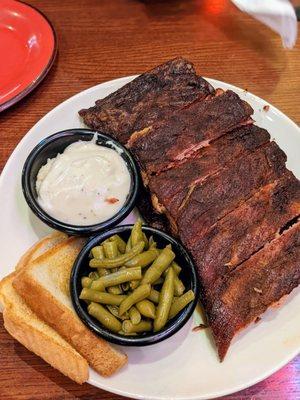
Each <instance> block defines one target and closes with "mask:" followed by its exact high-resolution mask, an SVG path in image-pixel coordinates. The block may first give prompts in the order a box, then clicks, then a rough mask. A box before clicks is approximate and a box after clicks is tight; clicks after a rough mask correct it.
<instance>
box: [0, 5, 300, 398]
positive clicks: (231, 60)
mask: <svg viewBox="0 0 300 400" xmlns="http://www.w3.org/2000/svg"><path fill="white" fill-rule="evenodd" d="M28 2H29V3H30V4H32V5H34V6H36V7H37V8H39V9H40V10H41V11H43V12H44V13H45V14H46V15H47V16H48V17H49V19H50V20H51V21H52V23H53V25H54V27H55V29H56V31H57V35H58V45H59V54H58V57H57V60H56V62H55V64H54V67H53V68H52V70H51V71H50V73H49V75H48V76H47V77H46V79H45V80H44V81H43V83H42V84H41V85H40V86H39V87H38V88H37V89H36V90H35V91H34V92H33V93H32V94H30V95H29V96H28V97H27V98H25V99H23V100H22V101H21V102H20V103H18V104H17V105H15V106H14V107H12V108H11V109H9V110H6V111H5V112H3V113H2V114H0V131H1V137H2V140H1V144H0V170H1V169H2V168H3V166H4V164H5V162H6V161H7V159H8V157H9V155H10V154H11V152H12V151H13V149H14V147H15V146H16V144H17V143H18V142H19V140H20V139H21V138H22V137H23V136H24V134H26V132H27V131H28V130H29V129H30V128H31V127H32V126H33V125H34V124H35V123H36V122H37V121H38V120H39V119H40V118H41V117H42V116H43V115H45V114H46V113H47V112H48V111H50V110H51V109H52V108H53V107H55V106H56V105H58V104H59V103H61V102H62V101H64V100H66V99H67V98H68V97H70V96H72V95H74V94H76V93H78V92H80V91H82V90H84V89H86V88H88V87H90V86H93V85H95V84H97V83H100V82H104V81H107V80H109V79H113V78H117V77H121V76H126V75H131V74H137V73H140V72H143V71H145V70H146V69H149V68H151V67H153V66H155V65H157V64H159V63H161V62H163V61H165V60H167V59H169V58H172V57H175V56H178V55H182V56H184V57H187V58H189V59H190V60H191V61H193V62H194V64H195V66H196V68H197V71H198V72H199V73H200V74H202V75H204V76H208V77H211V78H215V79H220V80H223V81H226V82H229V83H232V84H234V85H237V86H240V87H243V88H247V89H248V90H249V91H251V92H253V93H255V94H257V95H258V96H261V97H263V98H264V99H266V100H267V101H269V102H271V103H272V104H274V105H275V106H276V107H278V108H279V109H281V110H282V111H283V112H284V113H286V114H287V115H288V116H289V117H291V118H292V119H293V120H294V121H295V122H297V123H300V96H299V89H300V51H299V50H300V44H299V40H298V44H297V46H296V48H295V49H293V50H292V51H286V50H284V49H283V48H282V46H281V41H280V38H279V37H278V36H277V35H276V34H275V33H273V32H272V31H270V30H269V29H268V28H266V27H265V26H263V25H261V24H260V23H258V22H256V21H255V20H253V19H251V18H250V17H249V16H247V15H244V14H242V13H240V12H239V11H238V10H237V9H235V8H234V6H233V5H232V4H231V3H230V2H229V1H227V0H169V1H163V0H161V1H154V0H152V1H151V0H114V1H112V0H76V1H74V0H73V1H71V0H31V1H28ZM0 354H1V378H0V399H6V400H10V399H11V400H17V399H26V400H27V399H36V400H41V399H86V400H87V399H88V400H93V399H113V400H119V399H120V400H121V399H122V398H121V397H120V396H117V395H113V394H110V393H107V392H104V391H101V390H98V389H95V388H93V387H91V386H89V385H87V384H86V385H83V386H79V385H76V384H75V383H73V382H71V381H70V380H69V379H68V378H65V377H64V376H62V375H61V374H59V373H58V372H56V371H55V370H54V369H52V368H50V367H49V366H48V365H46V364H45V363H44V362H43V361H42V360H41V359H39V358H38V357H36V356H35V355H33V354H31V353H30V352H29V351H27V350H26V349H25V348H24V347H23V346H22V345H20V344H18V343H17V342H16V341H14V340H13V339H12V338H11V337H10V336H9V335H8V334H7V333H6V331H5V330H4V328H3V321H2V319H1V320H0ZM226 399H227V400H229V399H230V400H246V399H251V400H281V399H284V400H296V399H300V357H298V358H296V359H294V360H293V361H292V362H290V363H289V364H288V365H287V366H286V367H284V368H283V369H281V370H280V371H279V372H277V373H276V374H274V375H273V376H272V377H270V378H268V379H267V380H265V381H263V382H261V383H259V384H257V385H255V386H254V387H252V388H249V389H247V390H244V391H242V392H239V393H236V394H234V395H231V396H227V397H226Z"/></svg>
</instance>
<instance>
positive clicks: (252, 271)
mask: <svg viewBox="0 0 300 400" xmlns="http://www.w3.org/2000/svg"><path fill="white" fill-rule="evenodd" d="M299 284H300V222H298V223H297V224H295V225H294V226H292V227H291V228H290V229H289V230H287V231H285V232H284V233H283V234H282V235H281V236H280V237H279V238H277V239H275V240H273V241H272V242H271V243H269V244H268V245H266V246H265V247H264V248H263V249H261V250H260V251H259V252H257V253H256V254H255V255H253V256H252V257H251V258H250V259H249V260H247V261H245V262H244V263H243V264H241V265H240V266H239V267H238V268H237V269H236V270H234V271H233V272H232V273H231V274H229V275H227V277H226V280H225V281H224V282H223V284H222V285H221V286H219V287H218V288H216V290H215V291H214V293H213V294H211V297H210V301H206V310H207V313H208V318H209V323H210V326H211V328H212V331H213V335H214V338H215V341H216V344H217V347H218V352H219V356H220V359H221V360H223V359H224V357H225V355H226V352H227V350H228V348H229V345H230V342H231V340H232V339H233V337H234V336H235V335H236V333H237V332H239V331H240V330H241V329H243V328H245V327H246V326H247V325H248V324H250V323H251V322H253V321H255V320H256V318H257V317H259V316H260V315H261V314H262V313H264V312H265V311H266V310H267V308H268V307H270V306H271V305H272V304H274V303H276V302H278V301H279V300H280V299H281V298H282V297H283V296H285V295H287V294H289V293H290V292H291V291H292V290H293V289H294V288H296V287H297V286H298V285H299Z"/></svg>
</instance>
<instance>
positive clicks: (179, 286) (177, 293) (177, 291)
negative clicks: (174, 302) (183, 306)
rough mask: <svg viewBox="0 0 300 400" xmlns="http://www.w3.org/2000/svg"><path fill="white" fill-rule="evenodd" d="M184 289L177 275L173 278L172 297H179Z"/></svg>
mask: <svg viewBox="0 0 300 400" xmlns="http://www.w3.org/2000/svg"><path fill="white" fill-rule="evenodd" d="M184 290H185V287H184V284H183V283H182V282H181V280H180V279H179V278H178V276H177V275H175V276H174V296H181V295H182V294H183V293H184Z"/></svg>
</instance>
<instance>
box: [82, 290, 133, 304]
mask: <svg viewBox="0 0 300 400" xmlns="http://www.w3.org/2000/svg"><path fill="white" fill-rule="evenodd" d="M79 298H80V299H81V300H90V301H92V302H94V303H102V304H112V305H116V306H118V305H120V304H121V303H122V301H123V300H124V299H125V298H126V296H125V295H114V294H110V293H105V292H98V291H97V290H93V289H89V288H83V289H82V291H81V293H80V296H79Z"/></svg>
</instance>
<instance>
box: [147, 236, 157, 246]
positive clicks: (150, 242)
mask: <svg viewBox="0 0 300 400" xmlns="http://www.w3.org/2000/svg"><path fill="white" fill-rule="evenodd" d="M148 245H149V249H155V248H156V246H157V243H156V242H155V241H154V239H153V236H150V239H149V241H148Z"/></svg>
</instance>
